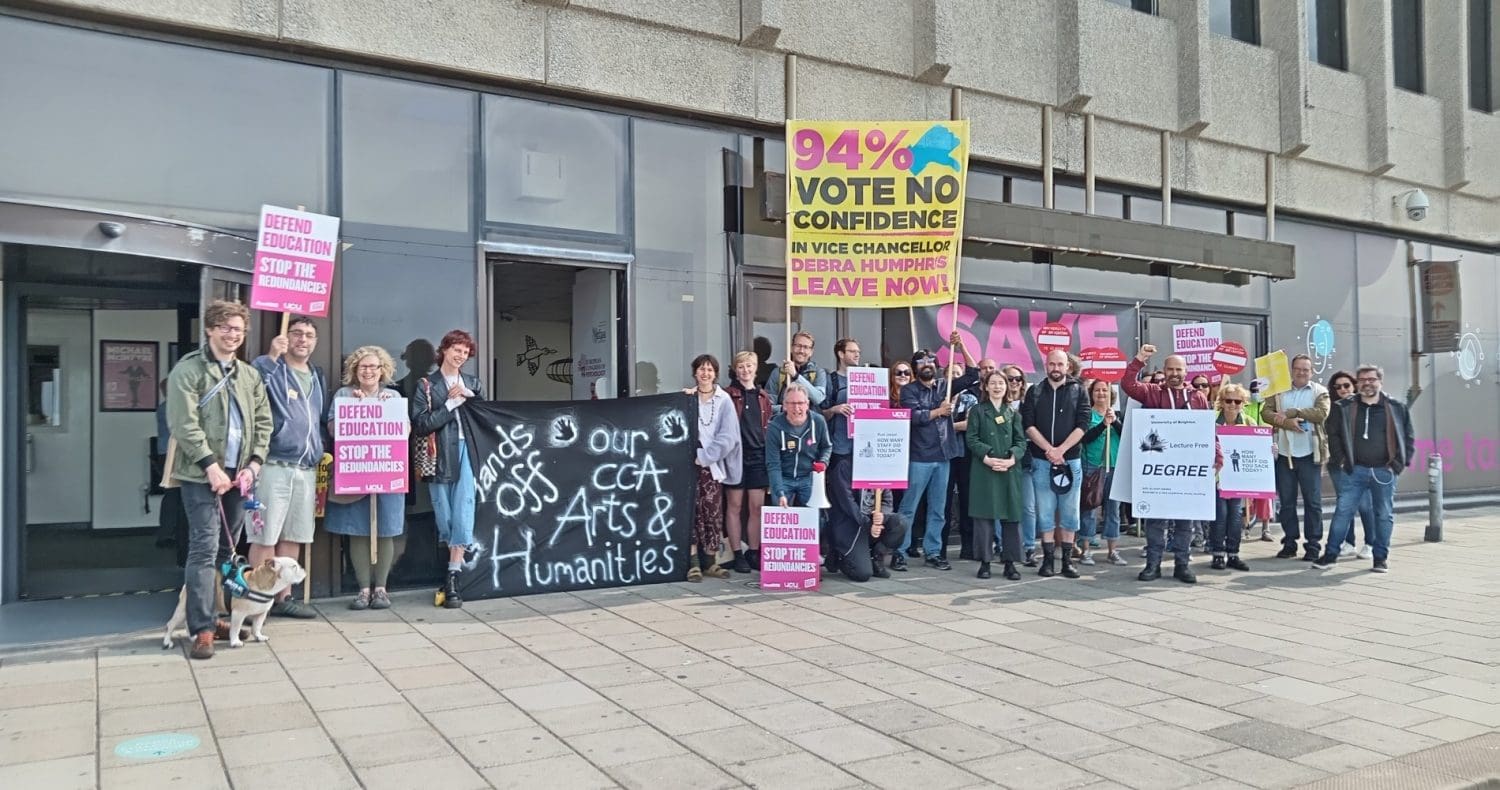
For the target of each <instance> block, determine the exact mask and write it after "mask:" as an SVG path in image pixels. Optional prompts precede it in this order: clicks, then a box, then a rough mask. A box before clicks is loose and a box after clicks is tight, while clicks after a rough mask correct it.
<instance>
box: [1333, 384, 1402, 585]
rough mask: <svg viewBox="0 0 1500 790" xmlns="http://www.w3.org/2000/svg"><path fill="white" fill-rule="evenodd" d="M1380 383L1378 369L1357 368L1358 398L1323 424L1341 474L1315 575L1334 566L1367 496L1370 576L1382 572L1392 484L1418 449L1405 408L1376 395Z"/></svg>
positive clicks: (1338, 406)
mask: <svg viewBox="0 0 1500 790" xmlns="http://www.w3.org/2000/svg"><path fill="white" fill-rule="evenodd" d="M1384 378H1385V373H1384V372H1382V371H1381V369H1380V368H1379V367H1378V366H1376V365H1360V367H1359V370H1357V371H1355V373H1354V381H1355V384H1356V385H1357V386H1358V387H1359V397H1357V398H1345V399H1343V400H1341V401H1339V402H1338V403H1337V404H1336V405H1335V406H1334V407H1333V414H1331V415H1329V418H1328V459H1329V464H1330V465H1331V466H1333V467H1334V468H1336V469H1339V470H1340V471H1342V472H1343V473H1344V475H1345V482H1344V484H1343V486H1341V487H1340V489H1339V492H1338V493H1339V499H1338V504H1337V505H1336V506H1335V507H1334V511H1333V524H1332V526H1331V528H1330V529H1329V532H1328V548H1327V550H1326V552H1325V553H1324V554H1323V556H1322V558H1320V559H1319V560H1318V561H1317V562H1316V563H1314V564H1313V567H1314V568H1316V569H1318V570H1320V571H1321V570H1327V569H1329V568H1331V567H1333V564H1334V563H1336V562H1338V559H1339V549H1340V548H1341V547H1342V546H1343V543H1344V541H1345V540H1346V539H1347V538H1348V537H1349V533H1350V532H1351V531H1352V530H1353V529H1354V514H1355V513H1356V512H1358V511H1359V505H1360V502H1361V501H1362V500H1363V499H1364V498H1365V496H1367V495H1368V496H1369V497H1370V499H1371V503H1372V504H1373V505H1374V507H1375V525H1374V529H1372V530H1371V541H1370V543H1371V546H1370V551H1371V553H1372V555H1373V556H1374V559H1375V564H1374V566H1373V567H1372V568H1371V570H1372V571H1374V572H1375V573H1385V572H1386V570H1387V568H1386V558H1387V557H1388V556H1389V555H1390V551H1391V530H1392V528H1393V527H1394V526H1395V517H1394V515H1393V510H1392V507H1393V505H1394V504H1395V496H1396V478H1397V477H1399V476H1400V475H1401V472H1402V471H1404V470H1405V469H1406V468H1407V465H1408V464H1410V463H1411V460H1412V458H1414V457H1415V456H1416V453H1417V448H1416V437H1415V436H1414V435H1413V433H1412V426H1411V412H1409V411H1408V410H1407V408H1406V404H1404V403H1402V402H1401V401H1398V400H1395V399H1393V398H1391V397H1389V396H1388V395H1386V394H1385V393H1384V392H1381V383H1382V380H1383V379H1384Z"/></svg>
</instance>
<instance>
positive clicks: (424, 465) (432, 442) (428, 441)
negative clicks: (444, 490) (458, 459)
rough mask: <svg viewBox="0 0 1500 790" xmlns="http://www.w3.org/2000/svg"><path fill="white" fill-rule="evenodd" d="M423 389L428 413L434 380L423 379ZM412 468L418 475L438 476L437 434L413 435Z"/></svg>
mask: <svg viewBox="0 0 1500 790" xmlns="http://www.w3.org/2000/svg"><path fill="white" fill-rule="evenodd" d="M422 391H423V392H424V393H426V394H427V412H426V413H427V414H431V413H432V382H430V381H428V380H427V379H425V378H424V379H422ZM412 438H413V441H412V444H411V468H412V470H413V471H415V472H416V475H417V477H420V478H422V479H423V480H431V479H432V478H434V477H436V476H437V434H436V433H429V434H427V435H426V436H415V437H412Z"/></svg>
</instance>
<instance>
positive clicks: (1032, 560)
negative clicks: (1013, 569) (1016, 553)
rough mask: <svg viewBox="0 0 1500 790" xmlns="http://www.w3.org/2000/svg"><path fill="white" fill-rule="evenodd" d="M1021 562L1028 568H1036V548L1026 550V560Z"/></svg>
mask: <svg viewBox="0 0 1500 790" xmlns="http://www.w3.org/2000/svg"><path fill="white" fill-rule="evenodd" d="M1021 564H1022V565H1025V566H1026V567H1028V568H1035V567H1036V549H1027V550H1026V561H1025V562H1022V563H1021Z"/></svg>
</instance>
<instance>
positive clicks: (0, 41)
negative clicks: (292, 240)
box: [0, 16, 333, 230]
mask: <svg viewBox="0 0 1500 790" xmlns="http://www.w3.org/2000/svg"><path fill="white" fill-rule="evenodd" d="M332 83H333V76H332V72H331V71H329V70H328V69H321V68H314V67H311V66H303V65H299V64H293V63H283V62H281V61H275V60H268V59H265V58H256V57H250V56H246V55H236V54H231V53H226V52H215V51H212V50H208V49H199V48H197V47H189V46H182V45H177V44H165V43H160V42H156V41H147V40H145V39H139V38H131V37H128V36H117V35H110V34H105V33H98V32H95V31H90V30H79V29H75V28H70V27H63V26H60V25H51V24H45V23H40V22H32V21H28V20H22V19H15V18H11V17H3V16H0V141H4V142H3V144H0V192H4V193H9V194H13V195H19V196H22V197H28V198H34V199H40V200H46V201H53V202H59V203H68V204H75V205H76V204H82V205H87V206H90V207H97V208H108V209H115V210H119V211H124V212H130V213H137V214H146V215H150V216H157V217H165V218H168V219H175V220H181V221H187V222H196V223H201V224H206V225H212V226H216V227H224V228H230V229H235V230H249V229H253V228H254V227H255V225H256V223H257V222H258V218H259V216H260V207H261V204H263V203H271V204H276V205H282V206H299V205H300V206H305V207H307V209H308V210H310V211H320V212H322V211H326V210H327V209H328V205H329V202H328V193H329V169H330V168H329V149H330V145H329V143H330V140H329V105H330V98H329V97H330V93H331V91H332Z"/></svg>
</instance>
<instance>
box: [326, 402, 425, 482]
mask: <svg viewBox="0 0 1500 790" xmlns="http://www.w3.org/2000/svg"><path fill="white" fill-rule="evenodd" d="M410 435H411V420H410V419H409V418H408V416H407V411H406V399H405V398H386V399H384V400H377V399H375V398H335V399H334V401H333V493H335V494H401V493H405V492H406V490H407V469H406V464H407V458H408V457H409V455H410V450H409V447H410V445H409V444H408V443H407V442H408V437H409V436H410Z"/></svg>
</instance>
